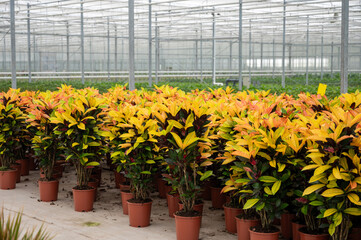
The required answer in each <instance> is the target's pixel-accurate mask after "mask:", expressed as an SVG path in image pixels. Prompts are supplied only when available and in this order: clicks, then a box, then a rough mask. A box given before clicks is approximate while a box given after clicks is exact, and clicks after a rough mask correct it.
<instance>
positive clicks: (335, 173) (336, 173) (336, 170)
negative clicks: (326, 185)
mask: <svg viewBox="0 0 361 240" xmlns="http://www.w3.org/2000/svg"><path fill="white" fill-rule="evenodd" d="M332 174H333V176H335V178H336V179H342V177H341V173H340V169H339V168H338V167H334V168H333V169H332Z"/></svg>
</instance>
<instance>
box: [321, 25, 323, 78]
mask: <svg viewBox="0 0 361 240" xmlns="http://www.w3.org/2000/svg"><path fill="white" fill-rule="evenodd" d="M321 34H322V36H321V80H322V79H323V26H322V33H321Z"/></svg>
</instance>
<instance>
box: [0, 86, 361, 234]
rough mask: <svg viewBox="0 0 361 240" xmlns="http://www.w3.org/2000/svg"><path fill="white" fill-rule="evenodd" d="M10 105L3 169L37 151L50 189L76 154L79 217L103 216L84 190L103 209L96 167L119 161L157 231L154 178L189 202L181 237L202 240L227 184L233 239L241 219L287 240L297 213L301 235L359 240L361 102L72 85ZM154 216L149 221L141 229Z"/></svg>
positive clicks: (133, 208) (14, 97) (8, 101)
mask: <svg viewBox="0 0 361 240" xmlns="http://www.w3.org/2000/svg"><path fill="white" fill-rule="evenodd" d="M1 97H2V102H1V103H2V104H0V107H1V114H2V116H1V117H2V118H3V119H8V120H6V121H4V122H3V123H2V126H1V127H2V128H1V129H2V130H1V132H0V134H1V135H0V142H1V149H2V151H1V152H0V156H1V161H2V166H3V167H2V169H1V170H8V169H11V166H10V163H11V162H14V160H15V159H16V156H15V154H16V153H17V152H16V151H13V150H12V149H19V147H17V148H16V147H12V146H11V147H9V146H10V144H18V145H19V146H24V147H23V148H22V149H25V146H27V147H28V149H33V150H34V151H35V154H36V155H37V156H38V158H39V159H40V160H41V167H42V170H43V171H44V174H45V176H44V178H43V179H41V181H39V183H40V182H46V184H49V183H51V182H55V185H56V184H57V183H56V182H57V181H56V180H55V181H54V179H53V177H52V176H53V169H54V165H55V162H56V160H59V159H61V158H62V157H63V155H64V156H65V159H66V160H67V161H71V162H72V163H73V165H74V166H75V168H76V172H77V179H78V186H77V187H75V188H74V189H73V191H74V204H75V208H76V210H78V211H88V210H91V209H92V200H91V201H90V203H88V205H85V206H78V203H79V200H75V199H77V198H76V195H77V194H78V193H77V191H78V190H81V191H80V192H81V193H79V194H89V195H90V197H89V198H90V199H94V188H92V187H89V186H88V185H89V178H90V176H91V172H92V169H93V168H94V167H96V166H98V165H99V162H100V160H101V159H102V158H103V156H109V157H110V158H111V160H112V162H113V164H115V165H116V166H117V170H118V171H122V172H124V173H125V177H126V178H127V179H129V180H130V184H131V186H130V192H128V193H129V194H130V196H131V197H132V199H130V200H128V210H129V217H130V225H131V226H135V227H145V226H147V225H149V219H150V212H151V199H150V197H149V196H150V195H149V191H150V189H149V186H150V183H151V182H152V180H153V178H154V176H156V175H158V176H159V175H160V176H162V177H163V178H164V179H165V180H166V181H167V182H168V184H169V185H170V186H171V188H170V189H169V190H170V193H172V195H169V196H172V197H173V198H174V199H176V201H178V199H179V200H180V201H181V203H182V206H181V207H182V210H181V211H178V212H176V213H175V217H176V226H177V239H198V235H199V228H200V225H201V212H200V210H201V209H200V208H196V207H197V203H198V201H199V200H200V199H201V194H202V192H201V189H202V186H206V185H207V184H209V183H211V185H218V186H222V187H223V194H224V195H227V196H228V198H229V201H228V203H227V204H226V206H225V211H226V215H230V214H231V215H232V214H233V215H232V217H231V218H230V219H231V220H229V221H230V224H231V225H232V227H227V230H228V231H230V232H236V229H235V226H236V222H235V221H236V218H235V216H234V215H237V214H239V213H241V216H240V217H239V218H238V220H237V221H239V222H242V221H244V222H245V219H248V218H251V219H256V220H257V219H259V220H260V221H259V223H260V225H259V226H258V227H256V226H254V227H253V228H252V229H251V231H250V233H251V234H252V239H255V237H254V236H253V235H260V233H263V232H266V233H271V235H273V236H274V239H277V238H278V234H279V231H278V229H276V228H274V227H273V226H272V222H273V220H275V219H277V218H284V219H285V218H286V216H290V218H293V217H294V215H293V214H295V215H297V217H298V218H299V220H300V221H301V222H302V221H303V222H304V223H305V225H306V229H303V230H302V229H301V230H300V232H301V234H313V233H316V232H317V233H325V235H324V238H329V236H331V237H332V239H334V240H337V239H347V237H348V234H349V229H350V226H351V223H354V221H353V220H352V218H354V217H355V216H359V215H361V208H360V207H359V206H360V205H361V202H360V187H359V185H358V184H359V183H361V181H360V180H359V179H361V178H360V177H361V176H360V170H361V169H360V167H359V165H360V155H361V152H360V150H361V137H360V133H361V128H360V127H361V125H360V119H361V94H360V93H358V92H357V93H354V94H344V95H342V96H340V97H339V98H336V99H333V100H328V99H327V98H326V97H322V96H309V95H306V94H300V95H299V96H298V98H297V99H295V98H294V97H292V96H288V95H285V94H282V95H279V96H278V95H270V94H269V93H268V92H257V93H254V92H237V93H232V91H231V90H230V89H226V90H223V89H217V90H211V91H210V92H207V91H198V90H196V91H193V92H192V93H189V94H186V93H184V92H183V91H180V90H178V89H175V88H171V87H168V86H163V87H160V88H158V89H157V91H154V92H150V91H146V90H141V91H137V90H136V91H133V92H130V91H127V90H125V87H115V88H113V89H110V90H109V92H107V93H105V94H99V92H98V91H97V90H95V89H91V88H88V89H83V90H75V89H72V88H71V87H69V86H62V87H61V88H60V89H59V90H58V91H54V92H41V93H40V92H39V93H34V92H19V91H18V90H10V91H9V92H7V93H2V94H1ZM7 121H8V122H7ZM10 123H11V124H13V125H11V124H10ZM16 129H18V130H16ZM9 139H14V141H9ZM1 140H2V141H1ZM2 172H4V171H2ZM7 172H9V173H10V172H11V171H7ZM2 174H3V173H2ZM0 183H1V184H3V180H1V178H0ZM1 184H0V185H1ZM1 186H2V185H1ZM40 188H42V187H40ZM47 192H48V191H47ZM56 192H57V191H56V190H55V191H54V193H56ZM215 194H218V195H219V194H220V193H219V192H218V193H217V192H215ZM124 196H125V195H124ZM122 198H123V195H122ZM124 198H125V197H124ZM44 199H45V200H48V201H50V200H56V196H51V197H48V198H45V197H44ZM81 199H83V198H81ZM169 199H170V197H169ZM81 201H82V200H81ZM169 204H170V203H169ZM123 207H124V206H123ZM142 207H145V208H146V210H145V212H146V218H145V219H133V217H134V216H139V215H140V214H139V212H140V211H141V210H140V208H142ZM230 208H236V209H237V211H236V214H235V213H230V211H228V209H230ZM285 213H287V214H288V215H286V214H285ZM188 220H192V221H194V222H191V223H186V221H188ZM254 224H257V221H255V222H254V223H252V224H251V225H254ZM251 225H248V226H249V227H250V226H251ZM183 226H186V227H185V230H179V229H180V228H181V227H183ZM238 228H239V229H242V228H241V227H238ZM247 228H248V227H246V228H245V229H246V231H244V230H243V231H241V232H245V236H240V232H238V235H239V236H240V239H248V237H249V232H248V229H247ZM289 228H290V226H289V225H288V227H286V226H285V227H283V228H282V235H283V236H284V237H286V238H290V237H291V236H292V232H287V231H286V229H289ZM239 229H238V230H239ZM324 229H328V231H324ZM296 230H298V229H296ZM295 233H297V231H295ZM261 239H266V238H265V237H264V236H262V237H261ZM270 239H272V237H271V238H270Z"/></svg>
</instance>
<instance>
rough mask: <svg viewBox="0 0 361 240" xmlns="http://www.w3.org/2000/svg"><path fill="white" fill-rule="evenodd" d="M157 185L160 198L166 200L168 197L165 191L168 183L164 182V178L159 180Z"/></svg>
mask: <svg viewBox="0 0 361 240" xmlns="http://www.w3.org/2000/svg"><path fill="white" fill-rule="evenodd" d="M157 185H158V192H159V197H160V198H166V197H167V192H166V189H165V185H166V181H164V180H163V179H162V178H158V179H157Z"/></svg>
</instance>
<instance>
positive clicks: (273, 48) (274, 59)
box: [272, 39, 276, 78]
mask: <svg viewBox="0 0 361 240" xmlns="http://www.w3.org/2000/svg"><path fill="white" fill-rule="evenodd" d="M272 45H273V47H272V59H273V64H272V65H273V66H272V78H275V68H276V56H275V40H274V39H273V40H272Z"/></svg>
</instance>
